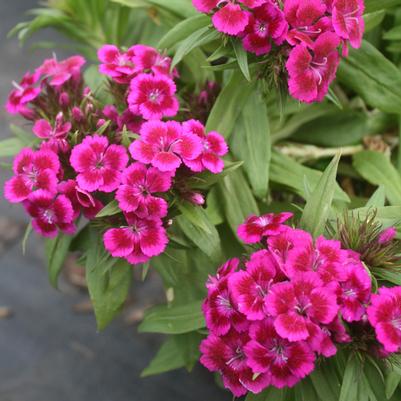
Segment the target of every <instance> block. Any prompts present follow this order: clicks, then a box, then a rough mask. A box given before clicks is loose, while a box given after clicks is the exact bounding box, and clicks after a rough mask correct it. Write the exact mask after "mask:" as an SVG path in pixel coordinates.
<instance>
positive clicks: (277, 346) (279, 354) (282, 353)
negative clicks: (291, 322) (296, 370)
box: [270, 340, 288, 363]
mask: <svg viewBox="0 0 401 401" xmlns="http://www.w3.org/2000/svg"><path fill="white" fill-rule="evenodd" d="M270 352H271V353H272V354H273V355H274V358H275V360H276V362H278V363H286V362H288V356H287V353H286V349H285V347H284V346H283V344H281V342H280V341H278V340H274V346H273V347H272V348H271V349H270Z"/></svg>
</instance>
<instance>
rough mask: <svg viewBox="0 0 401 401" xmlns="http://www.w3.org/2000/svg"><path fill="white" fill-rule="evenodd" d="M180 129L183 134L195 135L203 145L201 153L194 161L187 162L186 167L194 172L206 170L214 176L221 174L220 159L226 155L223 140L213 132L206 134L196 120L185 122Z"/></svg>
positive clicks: (222, 163) (226, 148)
mask: <svg viewBox="0 0 401 401" xmlns="http://www.w3.org/2000/svg"><path fill="white" fill-rule="evenodd" d="M182 127H183V132H184V133H186V134H191V135H197V136H198V137H199V138H200V139H201V142H202V145H203V150H202V153H201V154H200V155H199V156H198V157H197V158H196V159H194V160H187V162H186V165H187V166H188V167H189V168H190V169H191V170H192V171H194V172H201V171H203V170H205V169H207V170H209V171H211V172H212V173H214V174H219V173H221V172H222V171H223V169H224V161H223V160H222V159H221V157H222V156H224V155H226V154H227V153H228V146H227V143H226V141H225V139H224V138H223V137H222V136H221V135H220V134H219V133H218V132H215V131H212V132H209V133H208V134H206V132H205V127H204V126H203V124H202V123H201V122H200V121H197V120H189V121H185V122H184V123H183V125H182Z"/></svg>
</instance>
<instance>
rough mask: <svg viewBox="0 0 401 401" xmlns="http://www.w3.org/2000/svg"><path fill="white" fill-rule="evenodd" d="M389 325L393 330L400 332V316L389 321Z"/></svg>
mask: <svg viewBox="0 0 401 401" xmlns="http://www.w3.org/2000/svg"><path fill="white" fill-rule="evenodd" d="M391 324H392V325H393V327H394V328H396V329H397V330H400V331H401V316H400V315H399V316H397V317H395V318H394V319H393V320H392V321H391Z"/></svg>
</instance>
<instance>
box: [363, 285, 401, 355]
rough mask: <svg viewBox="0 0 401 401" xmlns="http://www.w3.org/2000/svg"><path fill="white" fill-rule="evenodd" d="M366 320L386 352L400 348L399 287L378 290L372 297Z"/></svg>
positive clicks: (400, 296)
mask: <svg viewBox="0 0 401 401" xmlns="http://www.w3.org/2000/svg"><path fill="white" fill-rule="evenodd" d="M367 312H368V319H369V322H370V324H371V325H372V326H373V327H374V329H375V331H376V336H377V339H378V340H379V342H380V343H381V344H382V345H383V346H384V349H385V351H387V352H399V351H400V348H401V287H393V288H386V287H382V288H380V289H379V293H378V294H373V295H372V304H371V306H369V308H368V311H367Z"/></svg>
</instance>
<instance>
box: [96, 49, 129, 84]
mask: <svg viewBox="0 0 401 401" xmlns="http://www.w3.org/2000/svg"><path fill="white" fill-rule="evenodd" d="M97 56H98V58H99V60H100V62H101V63H102V64H100V65H99V72H100V73H101V74H105V75H108V76H109V77H110V78H112V79H113V80H114V81H116V82H117V83H119V84H129V83H130V81H131V79H132V78H133V76H134V75H135V74H136V68H135V63H134V48H133V47H131V48H130V49H128V50H127V51H126V52H122V51H120V49H119V48H118V47H116V46H114V45H103V46H102V47H101V48H100V49H99V50H98V52H97Z"/></svg>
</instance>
